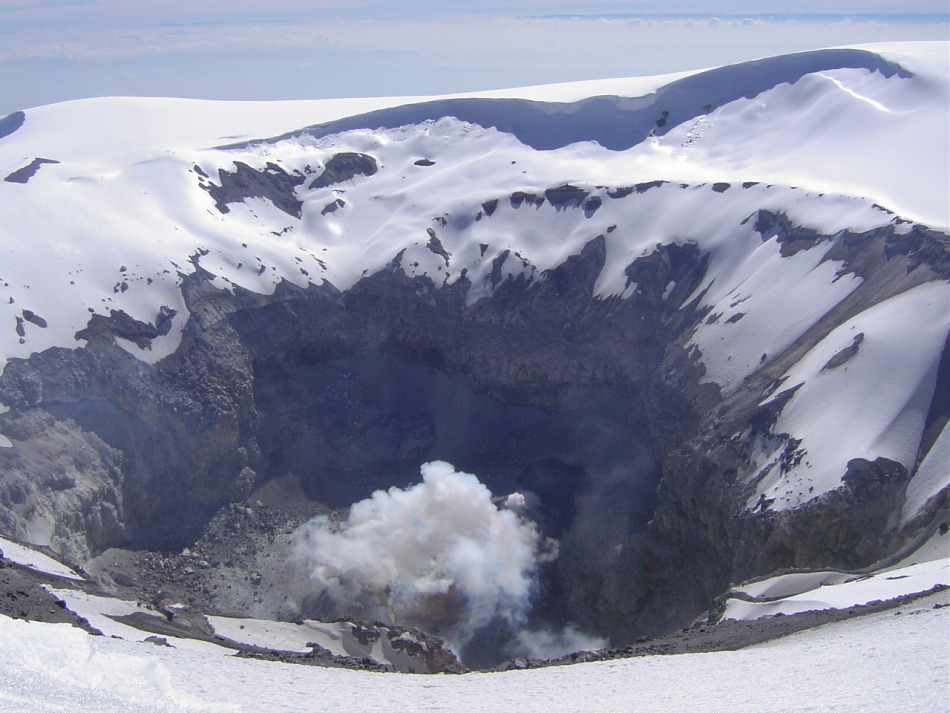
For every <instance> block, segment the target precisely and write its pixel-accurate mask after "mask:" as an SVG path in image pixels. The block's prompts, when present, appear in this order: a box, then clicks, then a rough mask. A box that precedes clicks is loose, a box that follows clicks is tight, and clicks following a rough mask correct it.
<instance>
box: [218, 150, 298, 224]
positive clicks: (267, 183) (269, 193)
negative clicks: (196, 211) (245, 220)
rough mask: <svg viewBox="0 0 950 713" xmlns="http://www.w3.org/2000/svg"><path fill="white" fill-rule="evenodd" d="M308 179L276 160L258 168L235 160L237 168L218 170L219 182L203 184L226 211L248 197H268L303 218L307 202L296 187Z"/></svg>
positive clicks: (288, 213)
mask: <svg viewBox="0 0 950 713" xmlns="http://www.w3.org/2000/svg"><path fill="white" fill-rule="evenodd" d="M304 180H305V177H304V176H302V175H300V174H288V173H287V172H286V171H284V169H282V168H281V167H280V166H278V165H277V164H275V163H268V164H267V166H266V167H265V168H263V169H261V170H257V169H254V168H251V167H250V166H248V165H247V164H246V163H242V162H241V161H235V162H234V171H225V170H224V169H219V170H218V185H215V184H214V183H205V182H202V183H201V187H202V188H204V189H205V190H206V191H208V193H209V194H210V195H211V197H212V198H213V199H214V202H215V207H216V208H217V209H218V210H219V211H221V212H222V213H228V212H230V210H231V209H230V208H228V204H229V203H242V202H243V201H244V200H245V199H247V198H267V199H268V200H269V201H271V202H272V203H273V204H274V205H275V206H276V207H277V208H280V209H281V210H282V211H284V212H285V213H287V215H290V216H293V217H294V218H299V217H300V215H301V208H302V207H303V203H302V202H301V201H300V200H299V199H298V198H297V196H296V194H295V193H294V189H295V188H296V187H297V186H299V185H301V184H303V182H304Z"/></svg>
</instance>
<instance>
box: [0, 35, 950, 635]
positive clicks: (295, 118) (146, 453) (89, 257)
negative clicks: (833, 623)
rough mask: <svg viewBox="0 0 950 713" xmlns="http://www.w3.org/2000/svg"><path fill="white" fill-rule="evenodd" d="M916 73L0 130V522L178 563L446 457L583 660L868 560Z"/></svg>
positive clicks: (768, 71)
mask: <svg viewBox="0 0 950 713" xmlns="http://www.w3.org/2000/svg"><path fill="white" fill-rule="evenodd" d="M948 82H950V70H948V66H947V47H946V44H944V43H933V44H913V45H893V46H881V47H869V48H850V49H840V50H827V51H820V52H810V53H803V54H799V55H788V56H784V57H778V58H770V59H764V60H760V61H758V62H750V63H745V64H741V65H736V66H733V67H723V68H718V69H712V70H708V71H705V72H697V73H691V74H688V75H677V76H675V77H674V76H670V77H660V78H650V79H646V80H617V81H615V82H598V83H591V84H590V85H583V84H581V85H569V86H565V87H551V88H534V89H530V90H524V91H522V92H520V93H519V92H514V91H512V92H506V93H494V94H486V95H483V96H466V97H443V98H435V99H426V100H422V99H419V98H415V99H379V100H347V101H339V102H281V103H274V104H247V103H220V102H195V101H184V100H171V99H169V100H159V99H150V100H140V99H115V98H113V99H97V100H83V101H79V102H69V103H65V104H61V105H55V106H49V107H41V108H38V109H33V110H30V111H28V112H26V113H25V114H22V115H13V116H11V117H8V118H7V119H4V120H3V122H2V124H0V127H2V130H0V134H2V138H0V175H2V176H4V177H5V180H4V181H2V182H0V214H2V215H3V216H4V220H3V221H2V225H0V256H2V257H0V356H2V359H3V363H4V365H5V370H4V372H3V376H2V377H0V402H2V404H3V405H4V406H5V407H7V408H9V411H8V412H7V413H6V414H2V415H0V438H2V439H3V441H4V442H3V443H0V445H3V446H5V447H3V448H0V517H2V519H0V523H2V527H3V529H4V530H5V531H7V532H9V533H11V534H14V535H16V536H18V537H22V538H24V539H30V540H33V541H37V542H45V543H50V544H52V545H53V546H54V547H56V548H58V549H60V550H63V551H67V552H69V553H70V554H71V555H73V556H74V557H77V558H79V559H85V558H88V557H90V556H94V555H95V554H98V553H99V552H101V551H102V550H104V549H105V548H107V547H110V546H115V545H128V544H130V543H131V544H133V545H135V546H137V547H144V546H150V547H156V548H174V547H180V546H182V545H184V544H187V543H189V542H190V541H192V540H193V539H194V538H195V537H196V536H197V532H198V531H200V528H201V527H202V526H203V525H204V524H205V523H206V522H207V521H208V520H209V519H210V517H211V515H212V514H213V513H214V511H215V510H216V509H217V508H219V507H221V506H222V505H224V504H226V503H228V502H235V501H242V500H244V499H247V498H249V497H252V494H255V493H258V492H259V491H260V489H261V488H262V487H264V486H265V485H267V484H268V483H271V482H278V481H279V482H283V481H281V480H280V479H281V478H286V479H289V480H292V481H294V482H297V483H299V484H300V487H301V488H302V489H303V491H304V492H306V494H307V495H308V496H309V497H311V498H313V499H314V500H317V501H320V502H322V503H326V504H329V505H331V506H336V507H342V506H348V505H350V504H352V503H354V502H357V501H359V500H361V499H363V498H365V497H367V496H368V495H369V494H370V493H371V492H372V491H373V490H374V489H376V488H386V487H389V486H395V485H398V486H405V485H407V484H408V483H409V482H411V478H413V477H414V475H413V474H414V473H417V472H418V466H419V465H421V464H422V463H423V462H427V461H432V460H439V459H441V460H452V461H453V462H455V464H456V465H458V466H459V467H460V468H461V467H464V468H466V469H467V471H469V472H474V473H476V475H478V476H480V477H481V478H483V479H484V481H485V482H486V483H487V484H489V486H490V487H491V489H492V490H493V492H494V493H495V494H496V495H506V494H508V493H509V492H512V491H514V490H523V491H526V492H527V493H528V497H527V500H526V502H527V503H528V505H529V506H531V507H528V509H527V510H525V513H526V515H527V516H530V517H531V518H532V519H535V520H537V521H538V523H539V528H540V530H541V531H542V534H543V535H544V536H546V537H550V538H553V539H559V540H561V555H560V559H559V560H558V562H557V564H556V565H554V567H555V569H554V570H552V571H550V572H547V573H546V574H545V573H543V572H542V573H540V574H539V572H540V571H541V570H543V569H544V568H543V567H538V572H535V570H533V569H532V570H531V572H532V574H533V575H537V576H547V577H550V578H551V581H553V582H556V584H551V585H550V586H548V587H547V588H541V589H545V591H549V590H550V591H556V592H557V594H555V595H551V596H553V600H552V601H553V603H550V602H549V604H550V607H549V612H559V613H556V614H550V616H552V617H553V618H554V619H556V620H558V623H560V624H563V623H566V622H567V621H569V620H576V621H580V622H582V623H583V624H584V625H585V626H586V627H588V628H590V629H593V630H597V631H599V632H600V633H603V634H606V635H609V636H613V637H615V639H619V638H622V637H625V636H629V635H631V634H632V633H633V632H635V631H638V630H640V629H641V628H642V627H644V626H653V627H655V628H657V629H662V628H669V627H672V626H676V625H677V624H678V623H679V622H681V621H682V620H683V619H684V618H686V617H688V616H689V615H690V614H695V613H697V612H698V611H701V610H702V609H703V608H705V606H706V605H707V604H708V602H709V600H710V599H711V598H712V597H713V596H715V595H716V594H718V593H720V592H721V591H722V590H723V589H725V588H726V586H727V585H728V584H729V583H730V582H731V581H738V580H740V579H745V578H747V577H750V576H754V575H763V574H767V573H768V572H769V571H771V570H772V569H774V568H776V567H788V566H806V567H807V566H824V567H837V566H846V565H847V566H854V567H857V566H867V565H870V564H871V563H873V562H874V561H876V560H877V559H880V558H881V557H884V556H885V555H887V554H890V552H892V551H894V550H895V549H896V548H898V547H899V546H901V545H902V544H904V543H905V542H906V541H907V540H908V538H911V537H912V536H913V535H914V534H915V533H916V532H917V530H918V529H919V528H920V527H923V526H925V525H929V524H930V523H931V521H933V519H934V518H939V517H941V516H942V515H941V513H942V508H945V506H946V502H945V501H946V495H947V488H946V486H947V482H948V473H947V468H946V458H945V454H946V449H947V445H946V444H947V431H946V428H945V424H946V421H947V408H946V397H945V394H943V393H942V391H943V390H945V389H943V386H942V385H945V384H946V379H947V376H946V370H947V365H946V348H945V344H946V338H947V331H948V327H947V313H948V309H947V308H948V300H947V279H948V277H950V265H948V251H947V237H946V234H945V231H946V230H947V228H948V226H950V215H948V204H947V199H946V197H947V195H948V194H950V184H948V174H947V171H946V167H947V163H948V155H950V147H948V135H947V131H946V127H947V122H948ZM519 94H520V96H519ZM4 325H5V326H4ZM941 454H944V455H943V456H941ZM918 466H919V467H918ZM575 476H576V477H575ZM532 503H534V504H535V505H532ZM537 503H540V505H537ZM532 507H533V508H534V509H531V508H532ZM176 518H178V520H177V521H176ZM801 533H811V536H806V535H802V534H801ZM657 560H661V561H667V562H671V563H673V564H671V565H670V566H669V568H668V571H667V570H663V569H662V568H657V567H656V566H655V563H656V562H657ZM697 562H699V564H697ZM681 571H682V572H689V573H690V575H689V577H687V578H686V580H685V581H686V584H682V581H683V580H681V579H680V576H679V573H680V572H681ZM440 582H441V583H440V584H439V586H440V587H442V589H440V590H439V594H440V596H443V595H444V596H446V597H448V595H447V592H449V591H452V587H454V586H456V585H458V583H457V582H449V581H448V580H444V581H443V580H440ZM314 586H316V585H314ZM380 586H381V587H382V585H380ZM536 589H537V587H536ZM318 593H319V592H318ZM671 593H673V594H674V595H675V597H680V599H679V600H678V601H675V602H668V599H667V596H668V595H670V594H671ZM648 594H649V596H648ZM251 599H253V596H251ZM313 599H314V600H316V599H319V597H317V596H316V594H315V595H314V597H313ZM449 599H451V598H450V597H449ZM651 601H652V602H653V603H652V604H650V603H649V602H651ZM591 602H598V605H597V606H591V605H590V603H591ZM324 604H325V602H324ZM667 604H669V609H668V613H666V614H662V615H660V614H658V613H657V608H659V607H663V606H667ZM651 607H653V609H651ZM407 616H408V615H407ZM397 618H398V613H397ZM449 618H451V617H449ZM645 622H652V623H645Z"/></svg>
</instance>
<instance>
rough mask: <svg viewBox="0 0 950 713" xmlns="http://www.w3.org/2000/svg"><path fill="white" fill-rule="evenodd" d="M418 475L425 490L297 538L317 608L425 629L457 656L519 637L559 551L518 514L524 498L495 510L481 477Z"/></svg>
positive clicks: (442, 466)
mask: <svg viewBox="0 0 950 713" xmlns="http://www.w3.org/2000/svg"><path fill="white" fill-rule="evenodd" d="M421 470H422V482H421V483H418V484H416V485H414V486H412V487H409V488H407V489H405V490H402V489H400V488H395V487H394V488H390V489H389V490H388V491H382V490H379V491H376V492H375V493H373V495H372V496H371V497H370V498H367V499H366V500H363V501H361V502H358V503H356V504H355V505H353V506H352V507H351V509H350V512H349V515H348V516H347V517H346V519H344V520H334V519H331V518H329V517H326V516H321V517H317V518H314V519H313V520H311V521H310V522H308V523H307V524H305V525H303V526H302V527H301V528H299V529H298V530H297V532H296V533H294V536H293V538H292V546H293V559H294V561H295V563H296V564H297V566H299V567H301V568H303V570H304V571H305V572H306V574H307V575H308V576H309V582H310V584H312V592H311V594H310V595H309V599H310V600H311V605H313V606H315V607H316V608H317V609H320V610H323V611H324V612H331V613H337V614H338V615H348V616H358V617H360V618H364V619H381V620H386V621H391V622H394V623H399V624H405V625H411V626H419V627H421V628H423V629H426V630H429V631H432V632H433V633H436V634H439V635H440V636H442V637H444V638H445V639H446V642H447V643H448V644H449V645H450V646H452V647H453V648H455V649H456V650H457V651H458V650H460V649H461V648H463V647H464V646H465V645H466V644H467V643H468V642H469V641H471V639H472V637H473V636H474V635H475V634H476V633H477V632H478V631H479V630H482V629H485V628H486V627H489V626H491V627H493V628H498V627H499V626H501V627H502V628H505V629H507V630H509V631H513V630H514V629H517V628H519V627H520V626H521V625H522V624H523V623H524V622H525V621H526V618H527V614H528V611H529V609H530V605H531V597H532V593H533V590H534V585H535V574H536V571H537V568H538V565H539V564H540V563H541V562H544V561H550V560H551V559H553V558H554V557H556V550H555V548H554V546H553V544H554V543H553V542H551V541H545V540H543V539H542V538H541V537H540V536H539V534H538V531H537V529H536V528H535V526H534V523H532V522H530V521H529V520H526V519H525V518H523V517H521V516H519V514H517V510H518V508H517V506H518V505H519V504H520V503H521V502H522V501H523V499H522V498H520V497H519V496H518V495H517V494H515V495H513V496H509V498H508V503H506V505H503V506H501V507H497V506H496V505H495V503H494V502H493V501H492V494H491V492H490V491H489V490H488V488H487V487H485V486H484V485H483V484H482V483H481V482H479V480H478V478H476V477H475V476H474V475H471V474H468V473H461V472H457V471H456V470H455V468H454V467H453V466H452V465H451V464H449V463H445V462H441V461H435V462H432V463H426V464H425V465H423V466H422V469H421ZM509 505H510V506H509Z"/></svg>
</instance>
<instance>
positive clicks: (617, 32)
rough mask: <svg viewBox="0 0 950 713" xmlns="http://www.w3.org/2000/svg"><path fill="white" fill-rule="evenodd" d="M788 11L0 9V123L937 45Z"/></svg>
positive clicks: (857, 13)
mask: <svg viewBox="0 0 950 713" xmlns="http://www.w3.org/2000/svg"><path fill="white" fill-rule="evenodd" d="M788 11H789V4H788V3H781V4H780V3H777V2H765V1H763V0H713V1H707V0H667V1H666V2H660V1H657V0H615V1H612V0H599V1H595V2H577V1H576V0H573V1H569V0H563V1H559V0H523V1H521V2H510V1H509V2H501V1H500V0H483V1H482V2H479V3H476V4H473V3H471V2H460V1H459V0H443V1H442V2H435V1H434V0H402V1H399V2H396V1H394V0H350V1H349V2H342V1H340V0H269V1H268V2H262V1H261V0H253V1H252V0H150V1H149V2H148V3H144V2H143V3H139V2H132V1H131V0H0V116H2V115H4V114H6V113H8V112H10V111H13V110H16V109H23V108H29V107H31V106H37V105H40V104H46V103H51V102H56V101H63V100H66V99H74V98H81V97H86V96H101V95H143V96H188V97H203V98H210V99H304V98H327V97H342V96H368V95H403V94H435V93H447V92H461V91H473V90H479V89H490V88H502V87H511V86H522V85H530V84H542V83H549V82H558V81H573V80H579V79H597V78H607V77H620V76H635V75H645V74H660V73H665V72H675V71H681V70H687V69H696V68H701V67H708V66H716V65H720V64H726V63H730V62H738V61H742V60H746V59H754V58H756V57H762V56H768V55H772V54H778V53H782V52H789V51H797V50H804V49H815V48H818V47H826V46H836V45H843V44H855V43H867V42H889V41H899V40H913V39H944V40H945V39H948V24H947V3H946V0H905V1H904V2H895V1H894V0H861V1H858V0H830V2H829V1H828V0H824V1H820V0H804V1H802V2H797V3H795V4H794V12H795V13H798V14H797V15H788V14H779V13H781V12H785V13H788ZM657 13H663V14H657ZM808 13H812V14H808Z"/></svg>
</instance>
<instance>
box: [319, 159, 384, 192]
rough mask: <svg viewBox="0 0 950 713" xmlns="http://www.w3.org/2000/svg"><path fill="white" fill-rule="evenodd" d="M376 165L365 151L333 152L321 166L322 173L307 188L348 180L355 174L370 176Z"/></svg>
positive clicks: (374, 160)
mask: <svg viewBox="0 0 950 713" xmlns="http://www.w3.org/2000/svg"><path fill="white" fill-rule="evenodd" d="M377 170H378V167H377V165H376V159H374V158H373V157H372V156H368V155H366V154H365V153H338V154H334V155H333V156H332V157H331V158H330V160H329V161H327V162H326V165H325V166H324V168H323V173H321V174H320V175H319V176H317V177H316V178H315V179H313V181H312V182H311V183H310V185H309V186H307V188H309V189H311V190H312V189H314V188H325V187H326V186H332V185H333V184H335V183H343V182H344V181H349V180H350V179H352V178H355V177H356V176H372V175H374V174H375V173H376V171H377Z"/></svg>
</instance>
